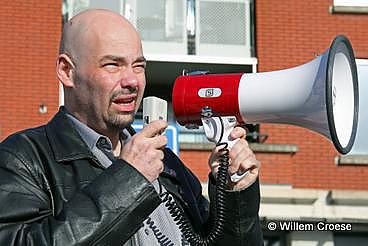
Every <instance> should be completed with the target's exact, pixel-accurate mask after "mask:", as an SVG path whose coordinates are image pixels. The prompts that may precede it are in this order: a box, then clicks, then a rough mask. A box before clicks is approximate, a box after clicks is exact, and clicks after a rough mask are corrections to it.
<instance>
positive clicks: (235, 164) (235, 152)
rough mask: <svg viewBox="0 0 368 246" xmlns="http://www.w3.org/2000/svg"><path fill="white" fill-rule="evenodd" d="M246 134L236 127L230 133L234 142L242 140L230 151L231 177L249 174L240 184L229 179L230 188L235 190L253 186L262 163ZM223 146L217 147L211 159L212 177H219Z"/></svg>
mask: <svg viewBox="0 0 368 246" xmlns="http://www.w3.org/2000/svg"><path fill="white" fill-rule="evenodd" d="M245 136H246V132H245V130H244V129H243V128H241V127H235V128H234V130H233V131H232V132H231V133H230V139H231V140H234V139H237V138H240V139H239V141H238V142H236V144H235V145H234V146H233V147H232V148H231V149H230V152H229V156H230V165H229V175H230V176H231V175H232V174H234V173H237V172H238V173H239V174H242V173H244V172H246V171H248V173H247V174H246V175H245V176H244V177H243V178H242V179H240V180H239V181H238V182H236V183H234V182H231V180H230V179H229V184H228V187H229V188H230V189H233V190H241V189H245V188H247V187H248V186H250V185H251V184H253V183H254V182H255V181H256V179H257V177H258V173H259V168H260V162H259V161H258V160H257V159H256V156H255V155H254V153H253V151H252V150H251V149H250V148H249V145H248V142H247V141H246V140H245ZM221 148H223V146H218V147H216V148H215V149H214V150H213V151H212V153H211V156H210V158H209V161H208V163H209V166H210V168H211V172H212V175H213V176H214V177H216V176H217V171H218V166H219V162H218V161H219V157H220V156H221V152H220V151H219V150H220V149H221Z"/></svg>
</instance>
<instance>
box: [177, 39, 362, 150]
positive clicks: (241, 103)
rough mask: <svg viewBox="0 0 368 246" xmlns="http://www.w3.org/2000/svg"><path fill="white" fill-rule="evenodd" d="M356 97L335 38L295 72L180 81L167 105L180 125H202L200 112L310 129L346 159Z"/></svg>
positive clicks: (352, 67) (348, 54)
mask: <svg viewBox="0 0 368 246" xmlns="http://www.w3.org/2000/svg"><path fill="white" fill-rule="evenodd" d="M358 95H359V93H358V77H357V68H356V64H355V57H354V53H353V49H352V47H351V44H350V42H349V40H348V39H347V38H346V37H345V36H341V35H339V36H337V37H336V38H335V39H334V40H333V42H332V44H331V46H330V48H329V49H328V50H327V51H326V52H324V53H323V54H322V55H320V56H318V57H317V58H315V59H314V60H312V61H310V62H308V63H306V64H303V65H300V66H298V67H294V68H289V69H285V70H279V71H273V72H263V73H250V74H245V73H244V74H206V75H188V76H180V77H178V78H177V79H176V81H175V85H174V89H173V94H172V101H173V109H174V114H175V117H176V119H177V121H178V122H179V124H181V125H193V124H196V125H202V124H203V119H202V118H203V115H201V112H202V111H203V109H204V108H210V109H211V110H212V112H213V113H214V114H215V115H216V116H235V117H236V119H237V121H238V122H239V123H283V124H291V125H297V126H301V127H304V128H307V129H310V130H312V131H315V132H318V133H320V134H322V135H324V136H325V137H327V138H328V139H330V140H331V141H332V142H333V144H334V146H335V147H336V149H337V150H338V151H339V152H340V153H342V154H346V153H348V152H349V151H350V149H351V148H352V146H353V143H354V139H355V135H356V131H357V122H358V103H359V98H358ZM201 119H202V120H201Z"/></svg>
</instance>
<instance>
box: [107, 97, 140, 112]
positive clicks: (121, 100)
mask: <svg viewBox="0 0 368 246" xmlns="http://www.w3.org/2000/svg"><path fill="white" fill-rule="evenodd" d="M136 99H137V96H136V95H121V96H118V97H116V98H114V99H113V100H112V106H113V107H114V108H116V109H117V110H118V111H122V112H132V111H134V110H135V102H136Z"/></svg>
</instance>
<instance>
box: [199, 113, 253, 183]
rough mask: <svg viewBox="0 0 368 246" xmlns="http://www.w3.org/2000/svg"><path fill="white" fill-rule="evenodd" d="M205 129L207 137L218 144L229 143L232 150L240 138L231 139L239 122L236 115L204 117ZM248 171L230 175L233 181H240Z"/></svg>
mask: <svg viewBox="0 0 368 246" xmlns="http://www.w3.org/2000/svg"><path fill="white" fill-rule="evenodd" d="M201 120H202V124H203V129H204V132H205V134H206V137H207V139H208V140H209V141H210V142H213V143H216V144H227V148H228V150H230V149H231V148H232V147H233V146H234V144H235V143H236V142H237V141H239V139H234V140H230V139H229V136H230V133H231V131H232V130H233V129H234V127H235V126H236V124H237V121H236V117H235V116H221V117H202V118H201ZM247 173H248V171H247V172H244V173H234V174H233V175H231V176H230V179H231V181H232V182H234V183H235V182H238V181H239V180H240V179H242V178H243V177H244V176H245V175H247Z"/></svg>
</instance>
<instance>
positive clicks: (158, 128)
mask: <svg viewBox="0 0 368 246" xmlns="http://www.w3.org/2000/svg"><path fill="white" fill-rule="evenodd" d="M166 127H167V122H166V121H164V120H155V121H152V122H151V123H150V124H148V125H146V126H145V127H144V128H143V129H142V131H140V133H141V134H142V135H143V136H145V137H147V138H151V137H154V136H156V135H160V134H161V133H162V132H163V131H164V130H165V129H166Z"/></svg>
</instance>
